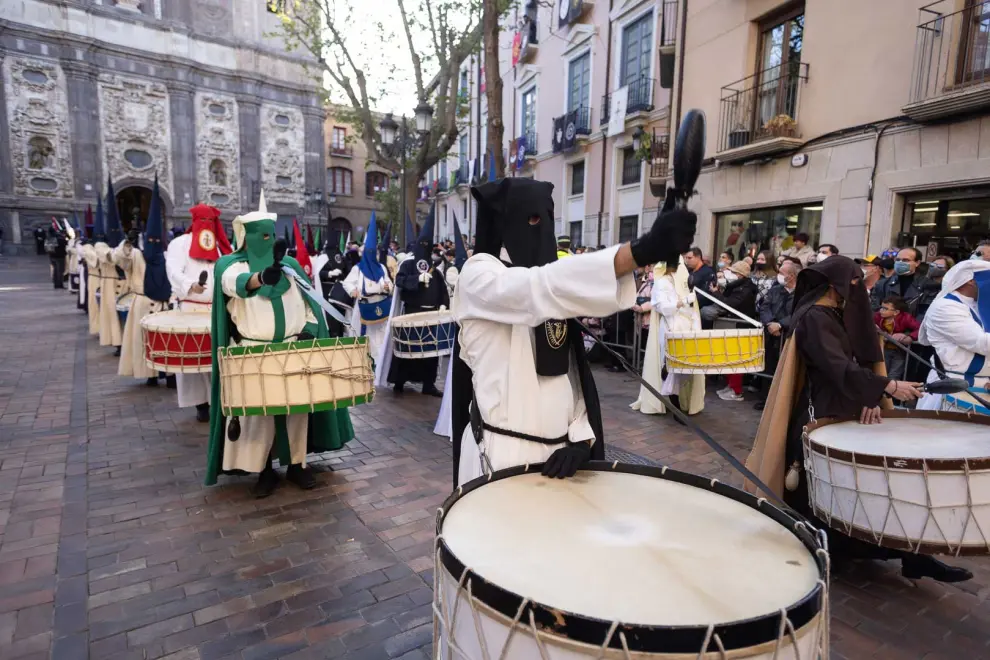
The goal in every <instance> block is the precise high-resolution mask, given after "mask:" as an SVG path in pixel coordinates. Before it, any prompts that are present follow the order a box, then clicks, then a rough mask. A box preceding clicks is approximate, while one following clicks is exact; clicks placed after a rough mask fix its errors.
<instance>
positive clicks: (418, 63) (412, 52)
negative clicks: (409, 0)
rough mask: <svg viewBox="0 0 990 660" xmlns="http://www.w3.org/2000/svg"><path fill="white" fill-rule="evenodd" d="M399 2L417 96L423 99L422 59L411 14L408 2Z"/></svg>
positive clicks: (401, 0)
mask: <svg viewBox="0 0 990 660" xmlns="http://www.w3.org/2000/svg"><path fill="white" fill-rule="evenodd" d="M397 2H398V3H399V15H401V16H402V28H403V29H404V30H405V32H406V43H408V44H409V58H410V59H411V60H412V65H413V73H414V74H415V76H416V98H420V99H421V98H423V97H424V92H423V67H422V60H420V57H419V53H417V52H416V47H415V46H414V45H413V38H412V30H411V29H410V24H409V16H408V14H406V3H405V2H403V0H397Z"/></svg>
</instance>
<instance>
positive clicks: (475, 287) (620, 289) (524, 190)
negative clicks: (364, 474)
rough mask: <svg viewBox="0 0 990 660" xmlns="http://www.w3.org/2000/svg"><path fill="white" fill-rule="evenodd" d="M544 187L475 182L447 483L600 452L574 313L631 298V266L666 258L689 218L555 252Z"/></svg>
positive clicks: (608, 310) (670, 215) (669, 218)
mask: <svg viewBox="0 0 990 660" xmlns="http://www.w3.org/2000/svg"><path fill="white" fill-rule="evenodd" d="M552 191H553V185H552V184H550V183H546V182H543V181H533V180H529V179H502V180H501V181H494V182H489V183H485V184H483V185H481V186H478V187H475V188H473V189H472V191H471V192H472V195H473V196H474V198H475V200H477V202H478V209H479V211H478V224H477V234H476V243H475V254H474V256H472V257H471V258H469V259H468V260H467V262H466V263H465V264H464V268H463V269H462V270H461V273H460V277H459V278H458V280H457V288H456V289H455V291H454V297H453V301H452V303H451V311H452V313H453V316H454V320H455V322H456V323H457V324H458V326H459V334H458V339H457V348H456V349H455V357H454V360H455V364H454V369H453V377H452V381H453V383H452V384H451V385H450V387H453V388H454V390H453V394H452V413H451V414H452V424H451V427H452V428H451V431H452V437H453V442H454V484H455V487H456V486H457V485H460V484H463V483H465V482H467V481H470V480H471V479H474V478H476V477H479V476H481V475H482V474H484V473H486V472H487V471H488V470H489V469H492V470H499V469H503V468H508V467H512V466H516V465H522V464H526V463H540V462H544V461H545V465H544V467H543V474H545V475H547V476H552V477H569V476H572V475H573V474H574V473H575V472H576V471H577V470H578V468H579V467H580V466H581V465H582V464H584V463H585V462H586V461H588V460H589V459H591V458H596V459H601V458H604V444H603V443H604V438H603V433H602V416H601V407H600V405H599V401H598V392H597V390H596V388H595V382H594V379H593V378H592V375H591V370H590V367H589V365H588V360H587V357H586V355H585V352H584V343H583V342H582V341H581V334H580V328H579V326H578V324H577V322H576V321H573V320H572V319H575V318H577V317H582V316H599V317H600V316H608V315H610V314H615V313H616V312H618V311H620V310H623V309H629V308H630V307H632V306H633V304H634V303H635V302H636V282H635V279H634V277H633V271H634V270H635V269H636V268H637V267H642V266H645V265H647V264H651V263H656V262H659V261H665V262H669V263H675V262H676V260H677V257H678V255H680V253H681V252H685V251H687V250H688V249H689V248H690V247H691V240H692V239H693V237H694V230H695V225H696V222H697V220H696V218H695V216H694V214H693V213H691V212H689V211H684V210H675V211H670V212H667V213H664V214H661V215H658V217H657V221H656V222H655V223H654V225H653V227H652V229H651V230H650V232H649V233H648V234H646V235H645V236H643V237H641V238H639V239H637V240H636V241H634V242H633V243H631V244H630V243H625V244H623V245H617V246H615V247H612V248H608V249H603V250H599V251H597V252H595V253H594V254H592V255H588V256H584V257H582V258H581V259H562V260H559V261H558V260H557V245H556V240H555V238H554V231H553V227H554V225H553V222H554V214H553V199H552V197H551V193H552Z"/></svg>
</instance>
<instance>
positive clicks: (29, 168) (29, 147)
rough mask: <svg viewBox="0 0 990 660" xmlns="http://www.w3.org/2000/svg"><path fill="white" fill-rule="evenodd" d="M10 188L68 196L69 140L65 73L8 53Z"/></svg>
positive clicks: (34, 194)
mask: <svg viewBox="0 0 990 660" xmlns="http://www.w3.org/2000/svg"><path fill="white" fill-rule="evenodd" d="M3 82H4V90H5V95H6V98H7V121H8V126H9V135H10V160H11V168H12V170H13V179H14V192H15V193H16V194H19V195H28V196H31V197H49V198H52V197H54V198H71V197H72V196H73V190H72V143H71V140H70V139H69V108H68V103H67V95H66V86H65V77H64V75H63V73H62V69H61V67H59V65H58V64H56V63H55V62H50V61H48V60H40V59H29V58H21V57H10V58H7V59H6V60H4V63H3Z"/></svg>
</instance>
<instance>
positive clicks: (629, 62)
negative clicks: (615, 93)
mask: <svg viewBox="0 0 990 660" xmlns="http://www.w3.org/2000/svg"><path fill="white" fill-rule="evenodd" d="M652 54H653V12H650V13H648V14H646V15H645V16H643V17H642V18H640V19H638V20H636V21H634V22H633V23H630V24H629V25H627V26H626V27H625V28H624V29H623V30H622V53H621V58H622V59H620V60H619V67H620V71H619V79H620V80H621V81H622V84H623V85H631V84H633V83H635V82H637V81H638V80H639V79H640V78H649V77H650V59H651V56H652Z"/></svg>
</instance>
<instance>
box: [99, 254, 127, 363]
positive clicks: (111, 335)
mask: <svg viewBox="0 0 990 660" xmlns="http://www.w3.org/2000/svg"><path fill="white" fill-rule="evenodd" d="M95 250H96V255H97V263H98V266H97V269H98V272H99V278H100V346H120V343H121V341H122V335H121V330H120V317H118V316H117V296H119V295H120V294H121V293H123V288H124V286H125V284H124V283H123V281H122V280H119V279H117V267H116V266H114V264H113V253H112V251H111V249H110V246H109V245H107V244H106V243H97V244H96V246H95Z"/></svg>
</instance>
